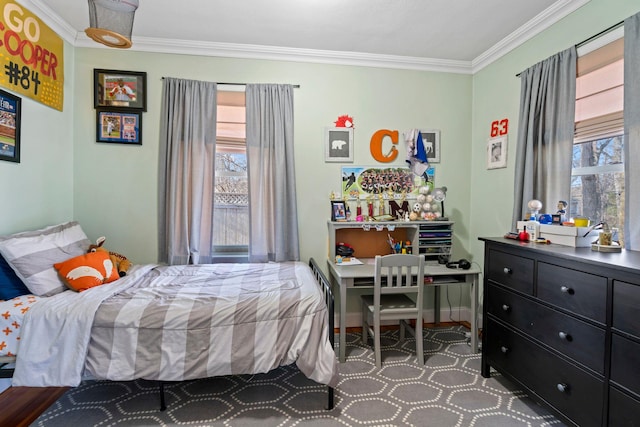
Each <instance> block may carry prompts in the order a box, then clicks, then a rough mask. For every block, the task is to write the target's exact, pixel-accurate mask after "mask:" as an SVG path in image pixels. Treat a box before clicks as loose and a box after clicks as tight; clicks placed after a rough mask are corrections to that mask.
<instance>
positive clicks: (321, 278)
mask: <svg viewBox="0 0 640 427" xmlns="http://www.w3.org/2000/svg"><path fill="white" fill-rule="evenodd" d="M309 267H310V268H311V271H312V272H313V276H314V277H315V279H316V281H317V282H318V286H320V289H321V290H322V293H323V294H324V302H325V304H326V305H327V311H328V313H329V337H328V338H329V342H330V343H331V347H332V348H334V349H335V338H334V328H335V320H334V307H333V303H334V301H333V292H332V291H331V283H329V281H328V280H327V277H326V276H325V275H324V273H323V272H322V270H320V267H319V266H318V264H317V263H316V261H315V260H314V259H313V258H310V259H309ZM14 362H15V357H3V358H0V378H11V377H13V371H14V370H13V368H6V369H4V366H6V365H9V364H11V363H14ZM164 384H165V383H164V382H162V381H161V382H160V410H161V411H164V410H165V409H167V405H166V401H165V395H164ZM327 394H328V396H327V407H326V409H327V410H331V409H333V406H334V389H333V387H330V386H327Z"/></svg>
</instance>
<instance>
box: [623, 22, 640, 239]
mask: <svg viewBox="0 0 640 427" xmlns="http://www.w3.org/2000/svg"><path fill="white" fill-rule="evenodd" d="M638 70H640V13H637V14H635V15H633V16H631V17H629V18H627V19H625V21H624V135H625V141H624V158H625V161H624V188H625V189H624V197H625V208H624V218H625V221H624V224H625V229H624V242H625V243H624V244H625V248H626V249H629V250H634V251H637V250H640V221H638V218H640V191H638V188H636V187H640V168H638V165H640V79H639V78H638Z"/></svg>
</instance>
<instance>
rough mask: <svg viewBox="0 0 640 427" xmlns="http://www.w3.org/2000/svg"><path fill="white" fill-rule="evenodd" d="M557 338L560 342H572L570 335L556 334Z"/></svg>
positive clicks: (564, 333)
mask: <svg viewBox="0 0 640 427" xmlns="http://www.w3.org/2000/svg"><path fill="white" fill-rule="evenodd" d="M558 336H559V337H560V339H561V340H566V341H572V338H571V335H569V334H568V333H566V332H562V331H560V332H558Z"/></svg>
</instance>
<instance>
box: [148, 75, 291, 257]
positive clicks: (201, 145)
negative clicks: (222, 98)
mask: <svg viewBox="0 0 640 427" xmlns="http://www.w3.org/2000/svg"><path fill="white" fill-rule="evenodd" d="M216 95H217V85H216V83H208V82H201V81H194V80H184V79H173V78H165V79H164V81H163V93H162V112H161V123H162V128H161V136H160V167H159V169H160V182H159V204H160V209H159V221H158V223H159V239H158V241H159V258H160V261H161V262H166V263H168V264H203V263H211V262H213V259H214V256H215V254H214V253H213V249H214V244H213V243H214V242H213V224H214V221H215V217H214V214H213V213H214V193H215V191H214V187H215V168H214V167H215V152H216V144H215V141H216ZM246 114H247V120H246V133H247V136H246V145H247V147H246V149H247V163H248V165H247V174H248V181H249V223H250V225H249V261H250V262H268V261H275V262H281V261H297V260H299V246H298V219H297V210H296V182H295V165H294V156H293V145H294V144H293V86H291V85H275V84H260V85H247V87H246Z"/></svg>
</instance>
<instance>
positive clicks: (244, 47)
mask: <svg viewBox="0 0 640 427" xmlns="http://www.w3.org/2000/svg"><path fill="white" fill-rule="evenodd" d="M132 41H133V46H132V47H131V48H130V49H128V50H133V51H138V52H153V53H168V54H179V55H197V56H216V57H225V58H240V59H261V60H273V61H292V62H307V63H320V64H332V65H353V66H362V67H377V68H396V69H408V70H418V71H435V72H446V73H458V74H471V62H470V61H454V60H444V59H433V58H418V57H411V56H396V55H378V54H370V53H362V52H344V51H331V50H318V49H300V48H287V47H279V46H263V45H249V44H235V43H213V42H202V41H193V40H167V39H159V38H150V37H133V40H132ZM75 46H76V47H87V48H106V47H102V46H98V44H97V43H95V42H94V41H93V40H91V39H90V38H88V37H86V36H85V35H84V34H78V38H77V40H76V43H75Z"/></svg>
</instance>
